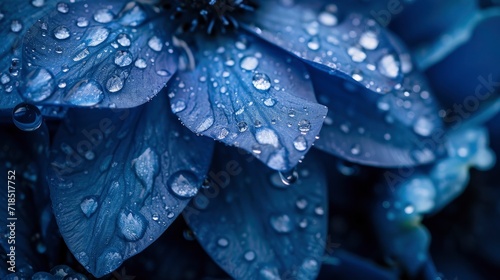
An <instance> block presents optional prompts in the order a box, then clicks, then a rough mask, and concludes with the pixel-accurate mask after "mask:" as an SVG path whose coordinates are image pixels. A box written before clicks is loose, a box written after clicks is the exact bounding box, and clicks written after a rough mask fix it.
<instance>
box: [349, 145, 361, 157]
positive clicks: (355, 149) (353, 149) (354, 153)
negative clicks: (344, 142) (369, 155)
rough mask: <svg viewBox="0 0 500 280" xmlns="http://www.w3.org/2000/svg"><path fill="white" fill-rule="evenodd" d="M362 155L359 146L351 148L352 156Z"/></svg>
mask: <svg viewBox="0 0 500 280" xmlns="http://www.w3.org/2000/svg"><path fill="white" fill-rule="evenodd" d="M360 153H361V147H360V146H359V145H358V144H354V145H352V147H351V154H353V155H359V154H360Z"/></svg>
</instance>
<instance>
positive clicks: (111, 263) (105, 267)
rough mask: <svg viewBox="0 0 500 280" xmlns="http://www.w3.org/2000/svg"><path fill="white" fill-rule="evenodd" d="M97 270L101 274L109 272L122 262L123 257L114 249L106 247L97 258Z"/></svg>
mask: <svg viewBox="0 0 500 280" xmlns="http://www.w3.org/2000/svg"><path fill="white" fill-rule="evenodd" d="M96 263H97V271H99V273H101V274H102V275H104V274H108V273H111V272H112V271H114V270H115V269H117V268H118V267H119V266H120V265H121V264H122V263H123V257H122V255H121V254H120V253H119V252H118V250H116V249H113V248H111V249H107V250H106V251H104V252H103V253H102V254H101V255H100V256H99V257H98V258H97V261H96Z"/></svg>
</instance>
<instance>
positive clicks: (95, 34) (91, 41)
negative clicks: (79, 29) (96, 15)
mask: <svg viewBox="0 0 500 280" xmlns="http://www.w3.org/2000/svg"><path fill="white" fill-rule="evenodd" d="M87 33H88V36H87V38H86V41H87V46H89V47H95V46H98V45H100V44H101V43H102V42H104V41H106V39H108V36H109V30H108V29H107V28H104V27H97V28H93V29H90V30H88V32H87Z"/></svg>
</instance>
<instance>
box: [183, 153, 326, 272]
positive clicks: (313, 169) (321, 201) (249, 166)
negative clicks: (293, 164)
mask: <svg viewBox="0 0 500 280" xmlns="http://www.w3.org/2000/svg"><path fill="white" fill-rule="evenodd" d="M217 152H218V153H217V154H218V157H217V159H218V160H217V161H216V162H214V163H213V164H212V168H211V170H212V171H210V172H209V179H208V180H209V182H208V183H207V185H206V186H207V187H206V188H205V189H204V190H203V191H202V192H200V193H199V194H198V195H197V196H196V197H195V198H194V199H193V201H192V202H191V204H190V206H188V207H187V208H186V209H185V210H184V213H183V214H184V218H185V219H186V221H187V223H188V225H189V226H190V227H191V229H192V230H193V232H194V234H195V236H196V238H197V239H198V241H199V242H200V243H201V245H202V246H203V247H204V248H205V250H206V251H207V252H208V253H209V254H210V255H211V256H212V258H213V259H214V260H215V262H217V263H218V264H219V265H220V266H221V267H222V268H223V269H224V270H225V271H226V272H227V273H229V274H230V275H231V276H232V277H234V278H236V279H290V278H293V279H314V278H315V277H316V275H317V273H318V271H319V268H320V266H321V258H322V256H323V253H324V249H325V244H326V231H327V218H326V213H327V211H328V209H327V193H326V192H327V185H326V180H325V174H324V171H323V170H322V168H321V167H320V166H319V165H318V164H317V161H315V158H314V157H311V158H308V159H306V161H305V162H304V163H303V164H302V165H300V166H299V172H298V173H299V174H300V176H299V179H298V181H297V182H296V183H295V184H294V185H291V186H286V185H285V184H283V183H282V182H281V180H280V175H279V174H278V172H276V171H273V170H270V169H267V168H266V166H264V165H262V164H261V163H260V162H258V161H256V160H255V159H254V158H253V157H252V156H251V155H249V154H246V152H244V151H242V150H238V151H236V150H228V149H227V148H221V149H219V150H218V151H217Z"/></svg>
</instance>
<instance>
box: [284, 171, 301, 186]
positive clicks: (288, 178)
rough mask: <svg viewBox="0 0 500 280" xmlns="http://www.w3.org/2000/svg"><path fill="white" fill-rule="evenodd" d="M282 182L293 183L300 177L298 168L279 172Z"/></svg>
mask: <svg viewBox="0 0 500 280" xmlns="http://www.w3.org/2000/svg"><path fill="white" fill-rule="evenodd" d="M279 175H280V179H281V182H282V183H283V184H285V185H287V186H290V185H293V184H295V183H296V182H297V180H298V179H299V173H298V172H297V169H295V168H294V169H292V170H289V171H281V172H279Z"/></svg>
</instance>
